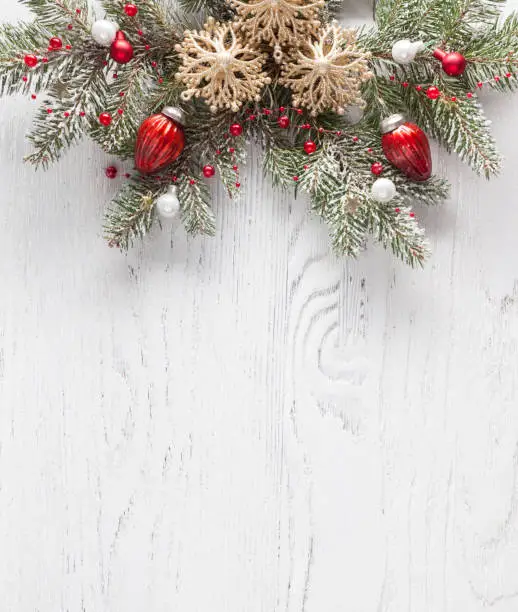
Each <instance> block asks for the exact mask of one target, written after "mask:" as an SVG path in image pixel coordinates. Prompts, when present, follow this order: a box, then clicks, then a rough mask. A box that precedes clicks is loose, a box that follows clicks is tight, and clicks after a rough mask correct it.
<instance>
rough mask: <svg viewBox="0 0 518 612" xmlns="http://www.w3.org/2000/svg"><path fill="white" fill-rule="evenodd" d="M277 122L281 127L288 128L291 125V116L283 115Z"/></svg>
mask: <svg viewBox="0 0 518 612" xmlns="http://www.w3.org/2000/svg"><path fill="white" fill-rule="evenodd" d="M277 124H278V126H279V127H280V128H283V129H286V128H288V127H290V118H289V117H288V115H281V116H280V117H279V118H278V119H277Z"/></svg>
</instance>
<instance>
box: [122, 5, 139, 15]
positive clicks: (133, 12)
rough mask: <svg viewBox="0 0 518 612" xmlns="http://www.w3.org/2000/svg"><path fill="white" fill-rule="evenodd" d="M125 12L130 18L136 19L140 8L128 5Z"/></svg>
mask: <svg viewBox="0 0 518 612" xmlns="http://www.w3.org/2000/svg"><path fill="white" fill-rule="evenodd" d="M124 12H125V13H126V15H127V16H128V17H135V15H136V14H137V13H138V8H137V7H136V6H135V5H134V4H126V6H125V7H124Z"/></svg>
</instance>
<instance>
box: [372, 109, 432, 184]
mask: <svg viewBox="0 0 518 612" xmlns="http://www.w3.org/2000/svg"><path fill="white" fill-rule="evenodd" d="M381 132H382V134H383V136H382V138H381V144H382V147H383V152H384V153H385V156H386V158H387V159H388V160H389V162H390V163H391V164H392V165H394V166H395V167H396V168H398V170H401V172H403V174H405V175H406V176H407V177H408V178H409V179H411V180H413V181H426V180H428V179H429V178H430V176H431V174H432V155H431V152H430V143H429V142H428V137H427V136H426V134H425V133H424V132H423V130H422V129H421V128H420V127H418V126H417V125H414V124H413V123H410V122H409V121H406V120H405V117H403V115H391V116H390V117H388V118H387V119H384V120H383V121H382V122H381Z"/></svg>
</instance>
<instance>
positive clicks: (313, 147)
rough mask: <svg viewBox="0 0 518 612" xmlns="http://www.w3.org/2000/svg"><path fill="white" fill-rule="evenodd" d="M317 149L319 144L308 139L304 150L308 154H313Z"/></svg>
mask: <svg viewBox="0 0 518 612" xmlns="http://www.w3.org/2000/svg"><path fill="white" fill-rule="evenodd" d="M316 150H317V145H316V144H315V143H314V142H313V141H312V140H306V142H305V143H304V151H306V153H307V154H308V155H311V154H312V153H314V152H315V151H316Z"/></svg>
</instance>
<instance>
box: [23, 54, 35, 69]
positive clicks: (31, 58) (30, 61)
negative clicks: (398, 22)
mask: <svg viewBox="0 0 518 612" xmlns="http://www.w3.org/2000/svg"><path fill="white" fill-rule="evenodd" d="M23 61H24V62H25V65H26V66H28V67H29V68H34V66H36V64H37V63H38V58H37V57H36V56H35V55H31V54H29V55H26V56H25V57H24V58H23Z"/></svg>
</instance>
